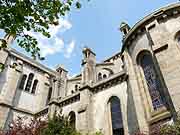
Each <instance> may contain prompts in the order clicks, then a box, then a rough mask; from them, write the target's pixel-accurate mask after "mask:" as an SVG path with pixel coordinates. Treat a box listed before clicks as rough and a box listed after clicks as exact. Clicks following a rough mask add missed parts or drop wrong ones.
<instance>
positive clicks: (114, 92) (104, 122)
mask: <svg viewBox="0 0 180 135" xmlns="http://www.w3.org/2000/svg"><path fill="white" fill-rule="evenodd" d="M112 96H116V97H118V98H119V99H120V104H121V109H122V110H121V111H122V117H123V125H124V129H125V133H126V134H128V124H127V83H126V82H123V83H121V84H118V85H116V86H113V87H111V88H108V89H105V90H103V91H101V92H98V93H96V94H94V95H93V97H92V104H93V105H92V106H93V107H92V113H93V115H92V116H93V117H92V120H93V130H94V131H102V132H103V133H104V135H110V134H111V121H110V120H109V119H110V112H109V111H110V110H109V106H108V102H109V99H110V98H111V97H112Z"/></svg>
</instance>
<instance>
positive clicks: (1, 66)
mask: <svg viewBox="0 0 180 135" xmlns="http://www.w3.org/2000/svg"><path fill="white" fill-rule="evenodd" d="M3 70H4V64H2V63H0V73H1V72H2V71H3Z"/></svg>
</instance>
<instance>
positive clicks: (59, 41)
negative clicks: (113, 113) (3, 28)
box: [15, 0, 178, 76]
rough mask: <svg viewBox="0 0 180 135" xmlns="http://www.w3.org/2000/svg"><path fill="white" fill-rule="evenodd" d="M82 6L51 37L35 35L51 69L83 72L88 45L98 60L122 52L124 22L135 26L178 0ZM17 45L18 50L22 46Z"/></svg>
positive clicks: (107, 0) (95, 0)
mask: <svg viewBox="0 0 180 135" xmlns="http://www.w3.org/2000/svg"><path fill="white" fill-rule="evenodd" d="M82 1H83V2H82V8H81V9H80V10H78V9H72V10H71V12H70V13H68V14H67V15H66V16H65V17H64V18H63V19H60V20H59V21H60V23H59V24H60V25H59V26H57V27H51V28H50V32H51V39H45V38H43V37H42V36H41V35H40V34H35V36H36V38H37V39H38V42H39V46H40V48H41V55H42V56H45V60H44V61H41V63H43V64H45V65H47V66H48V67H50V68H54V67H55V66H56V65H57V64H62V65H64V67H65V69H67V70H68V71H69V75H70V76H72V75H75V74H78V73H79V72H80V71H81V61H82V48H83V47H84V46H88V47H89V48H91V49H92V50H93V51H94V52H95V53H96V58H97V61H98V62H100V61H103V60H104V59H106V58H108V57H110V56H111V55H113V54H115V53H117V52H119V51H120V50H121V46H122V43H121V41H122V33H121V32H120V31H119V30H118V28H119V25H120V23H121V22H122V21H125V22H127V23H128V24H129V25H130V27H132V26H133V25H134V24H135V23H136V22H137V21H139V20H140V19H142V18H143V17H144V16H146V15H148V14H150V13H151V12H153V11H154V10H157V9H159V8H160V7H163V6H166V5H168V4H172V3H175V2H178V0H90V2H87V0H82ZM15 48H16V49H17V50H19V51H22V50H21V49H19V48H17V47H16V46H15Z"/></svg>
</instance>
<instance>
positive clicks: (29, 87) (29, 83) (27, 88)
mask: <svg viewBox="0 0 180 135" xmlns="http://www.w3.org/2000/svg"><path fill="white" fill-rule="evenodd" d="M33 78H34V74H33V73H30V74H29V77H28V80H27V84H26V88H25V91H28V92H29V91H30V89H31V85H32V81H33Z"/></svg>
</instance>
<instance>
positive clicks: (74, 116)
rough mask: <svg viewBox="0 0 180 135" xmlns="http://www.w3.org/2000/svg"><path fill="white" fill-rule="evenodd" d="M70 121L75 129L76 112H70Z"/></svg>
mask: <svg viewBox="0 0 180 135" xmlns="http://www.w3.org/2000/svg"><path fill="white" fill-rule="evenodd" d="M69 123H70V125H71V127H72V128H73V129H75V128H76V114H75V112H70V113H69Z"/></svg>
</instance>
